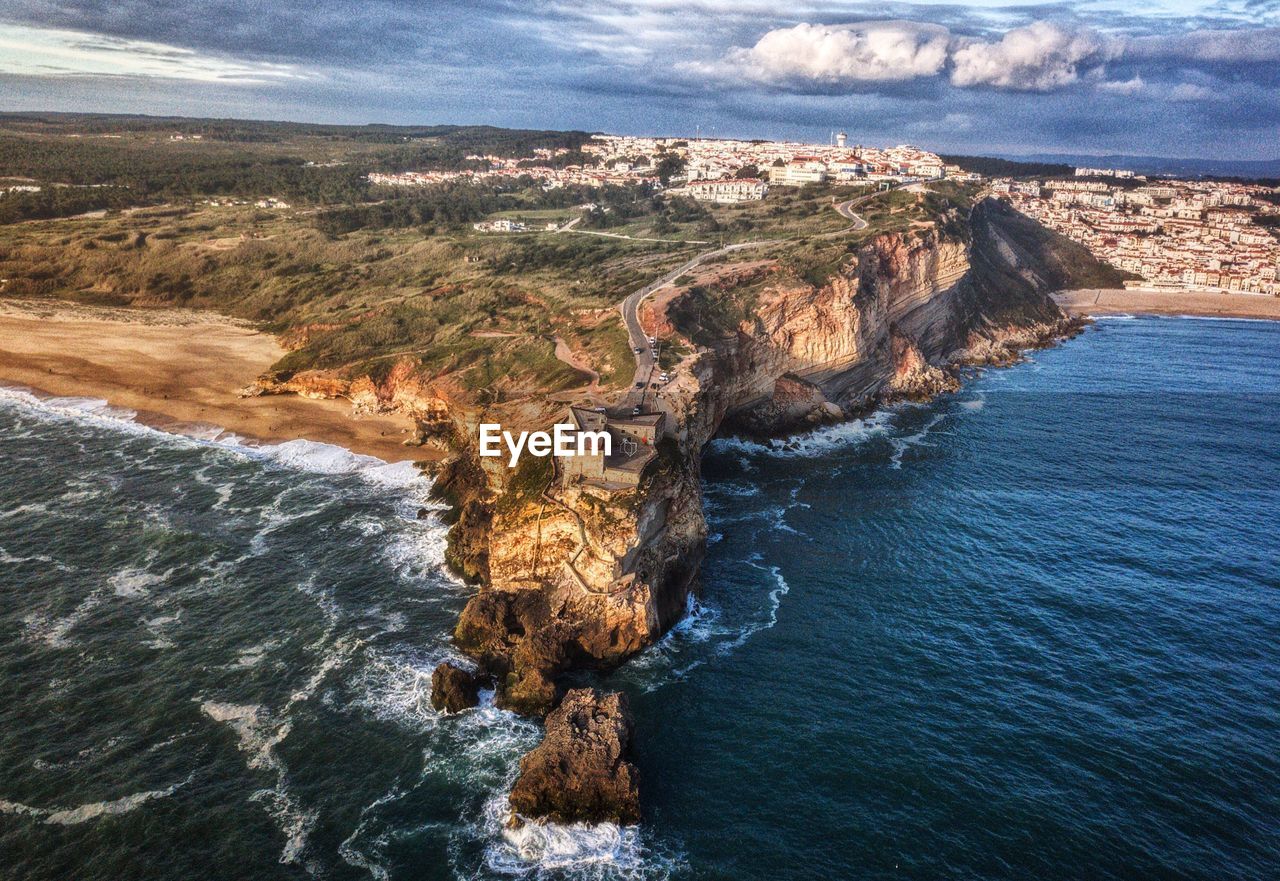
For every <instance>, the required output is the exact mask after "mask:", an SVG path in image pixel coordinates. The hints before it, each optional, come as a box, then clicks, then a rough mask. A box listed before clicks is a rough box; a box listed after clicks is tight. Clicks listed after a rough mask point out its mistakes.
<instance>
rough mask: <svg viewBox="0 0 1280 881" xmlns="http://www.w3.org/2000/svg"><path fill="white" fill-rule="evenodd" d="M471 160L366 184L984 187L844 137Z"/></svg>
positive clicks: (926, 160)
mask: <svg viewBox="0 0 1280 881" xmlns="http://www.w3.org/2000/svg"><path fill="white" fill-rule="evenodd" d="M579 154H580V155H579ZM467 159H468V161H469V162H470V163H472V165H473V167H471V168H468V169H464V170H443V171H406V172H398V173H373V174H370V175H369V176H368V179H369V182H370V183H373V184H377V185H382V186H397V187H422V186H428V185H431V184H439V183H445V182H448V181H455V180H471V181H500V180H503V179H508V180H516V179H519V178H532V179H533V180H535V181H537V182H539V183H540V184H541V185H542V186H543V187H544V188H545V189H555V188H557V187H563V186H567V185H582V186H594V187H600V186H608V185H613V186H625V185H627V184H648V185H650V186H653V187H666V186H672V185H674V187H675V189H674V192H675V193H676V194H682V195H689V196H692V197H693V198H697V199H705V200H707V201H716V202H733V201H749V200H755V199H762V198H764V195H765V193H766V192H767V191H768V187H769V185H780V186H801V185H804V184H811V183H823V182H826V181H833V182H837V183H855V182H867V181H870V182H889V183H898V182H903V181H912V180H937V179H940V178H943V177H950V178H958V179H961V180H977V179H978V177H977V175H972V174H967V173H965V172H963V171H962V170H961V169H960V167H959V166H956V165H950V166H948V165H947V164H946V163H944V162H943V161H942V159H941V158H940V157H939V156H938V155H937V154H935V153H931V152H929V151H927V150H922V149H920V148H919V147H913V146H910V145H907V144H903V145H899V146H896V147H887V148H878V147H867V146H862V145H850V144H849V143H848V136H847V135H846V134H845V133H844V132H840V133H838V134H835V135H833V136H832V138H831V143H829V144H826V145H815V144H806V143H800V142H794V141H761V140H754V141H740V140H722V139H699V138H693V139H687V138H638V137H627V136H621V135H596V136H595V137H593V138H592V139H591V141H589V142H588V143H586V144H584V145H583V146H582V148H581V150H580V151H576V152H575V151H570V150H569V149H567V148H559V149H545V148H540V149H536V150H534V151H533V156H532V157H525V158H513V157H503V156H494V155H485V154H474V155H471V156H468V157H467ZM574 160H576V161H574Z"/></svg>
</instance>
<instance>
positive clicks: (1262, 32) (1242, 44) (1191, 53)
mask: <svg viewBox="0 0 1280 881" xmlns="http://www.w3.org/2000/svg"><path fill="white" fill-rule="evenodd" d="M1125 54H1126V55H1127V56H1129V57H1130V58H1135V59H1138V58H1147V59H1164V60H1172V61H1181V62H1205V63H1211V64H1216V63H1231V64H1275V63H1280V28H1250V29H1241V30H1230V31H1211V30H1196V31H1188V32H1187V33H1183V34H1165V35H1159V36H1150V37H1136V38H1134V39H1132V40H1130V41H1128V44H1127V45H1126V47H1125Z"/></svg>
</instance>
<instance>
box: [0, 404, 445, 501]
mask: <svg viewBox="0 0 1280 881" xmlns="http://www.w3.org/2000/svg"><path fill="white" fill-rule="evenodd" d="M0 404H7V405H9V406H14V407H19V408H23V409H26V410H28V411H35V412H37V413H40V414H42V415H44V416H47V417H53V418H60V419H70V420H74V421H77V422H84V423H91V424H96V425H101V426H105V427H109V428H113V429H116V430H119V431H125V432H128V433H131V434H139V435H147V436H154V437H157V438H163V439H168V440H170V441H172V442H187V443H193V444H202V445H212V446H216V447H219V448H221V449H225V450H230V451H232V452H235V453H238V454H240V455H244V456H250V457H253V458H257V459H265V460H267V461H269V462H272V463H274V464H277V465H280V466H282V467H285V468H290V469H294V470H297V471H305V472H308V473H311V474H354V475H357V476H359V477H361V478H363V479H364V480H367V481H369V482H370V483H374V484H378V485H381V486H387V487H395V488H405V487H409V486H413V485H416V484H419V483H422V482H424V478H423V477H422V475H421V472H419V471H418V469H417V468H416V467H415V466H414V464H413V463H412V462H410V461H404V462H386V461H383V460H382V459H378V458H376V457H374V456H365V455H361V454H359V453H353V452H352V451H350V450H348V449H346V448H344V447H340V446H336V445H334V444H326V443H320V442H318V441H309V440H291V441H285V442H283V443H276V444H272V443H256V442H253V441H246V440H245V439H244V438H241V437H239V436H238V435H235V434H232V433H231V432H228V431H226V430H224V429H221V428H218V427H217V426H212V425H192V424H189V423H179V424H176V425H174V426H172V428H173V429H174V431H162V430H160V429H158V428H153V427H151V426H149V425H145V424H143V423H141V422H138V421H137V417H138V414H137V413H136V412H135V411H133V410H128V409H125V408H123V407H115V406H112V405H111V404H109V403H108V402H107V401H105V400H102V399H100V398H80V397H41V396H39V395H36V394H34V393H33V392H30V391H28V390H26V389H20V388H14V387H12V386H0Z"/></svg>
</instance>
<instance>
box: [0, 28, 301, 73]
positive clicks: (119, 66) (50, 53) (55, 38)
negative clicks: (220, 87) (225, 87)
mask: <svg viewBox="0 0 1280 881" xmlns="http://www.w3.org/2000/svg"><path fill="white" fill-rule="evenodd" d="M0 73H11V74H24V75H31V76H119V77H153V78H161V79H173V80H193V81H197V82H207V83H224V84H231V85H248V84H257V83H266V82H279V81H284V80H299V79H310V78H313V76H314V75H313V74H311V73H308V72H307V71H305V70H302V69H301V68H298V67H296V66H294V65H290V64H270V63H266V62H258V61H244V60H241V59H237V58H231V57H227V56H221V55H213V54H208V53H201V52H196V51H194V50H191V49H184V48H181V47H178V46H170V45H166V44H164V43H152V42H147V41H144V40H121V39H117V38H114V37H104V36H101V35H98V34H87V33H81V32H79V31H65V30H54V29H49V28H35V27H25V26H22V25H3V24H0Z"/></svg>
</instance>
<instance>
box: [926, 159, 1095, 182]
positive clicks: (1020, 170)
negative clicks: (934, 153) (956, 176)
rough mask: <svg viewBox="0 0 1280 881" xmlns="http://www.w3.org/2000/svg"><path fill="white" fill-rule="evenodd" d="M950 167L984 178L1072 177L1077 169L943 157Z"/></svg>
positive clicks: (1049, 163)
mask: <svg viewBox="0 0 1280 881" xmlns="http://www.w3.org/2000/svg"><path fill="white" fill-rule="evenodd" d="M941 158H942V161H943V162H945V163H947V164H948V165H959V166H960V167H961V168H962V169H964V170H965V171H971V172H973V173H975V174H980V175H982V176H983V177H1063V176H1066V177H1070V176H1071V175H1073V174H1074V173H1075V168H1074V167H1072V166H1070V165H1062V164H1059V163H1054V162H1015V161H1013V160H1012V159H996V158H994V157H992V156H942V157H941Z"/></svg>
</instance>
